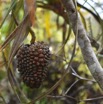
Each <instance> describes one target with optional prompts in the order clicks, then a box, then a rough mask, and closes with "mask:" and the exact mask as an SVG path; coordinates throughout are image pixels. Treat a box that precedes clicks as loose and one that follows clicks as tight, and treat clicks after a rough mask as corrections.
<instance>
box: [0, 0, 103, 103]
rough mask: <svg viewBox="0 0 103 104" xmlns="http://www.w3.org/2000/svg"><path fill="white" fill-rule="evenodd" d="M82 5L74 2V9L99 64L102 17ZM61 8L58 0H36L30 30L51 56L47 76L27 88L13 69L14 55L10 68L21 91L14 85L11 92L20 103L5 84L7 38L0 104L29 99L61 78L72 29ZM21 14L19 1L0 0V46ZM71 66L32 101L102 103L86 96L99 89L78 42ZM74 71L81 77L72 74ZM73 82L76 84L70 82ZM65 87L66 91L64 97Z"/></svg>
mask: <svg viewBox="0 0 103 104" xmlns="http://www.w3.org/2000/svg"><path fill="white" fill-rule="evenodd" d="M85 8H86V7H85ZM85 8H84V5H81V6H80V5H78V8H77V9H78V12H79V13H80V18H81V20H82V22H83V25H84V27H85V29H86V30H87V32H88V33H89V38H90V40H91V44H92V46H93V49H94V51H95V53H96V55H97V57H98V59H99V61H100V63H101V65H102V66H103V64H102V63H103V60H102V57H103V56H102V54H103V49H102V48H103V46H102V41H103V34H102V33H103V32H102V31H103V25H102V23H103V19H102V18H101V17H100V16H99V14H97V13H94V10H92V9H93V8H91V9H89V8H87V9H85ZM88 9H89V10H90V11H91V12H90V11H88ZM94 9H95V7H94ZM62 10H64V8H63V7H62V6H61V4H60V0H37V11H36V25H35V26H34V27H33V28H32V29H33V31H34V32H35V36H36V41H45V42H47V43H48V44H49V45H50V50H51V53H52V54H53V55H52V61H51V63H50V65H49V70H48V75H47V78H46V79H45V81H44V82H43V84H42V85H41V87H40V88H38V89H30V88H28V87H27V86H26V85H24V83H23V82H22V81H21V79H20V78H19V73H18V72H17V70H16V60H15V58H14V60H13V62H12V65H11V66H10V68H11V69H12V71H13V72H14V75H15V78H16V79H17V82H15V83H17V85H18V86H19V88H20V90H21V92H22V93H21V92H20V91H19V89H18V87H17V86H14V87H15V92H16V93H18V94H17V95H18V96H19V97H18V98H20V101H21V102H19V101H18V98H17V96H16V95H15V92H14V90H13V89H12V87H11V85H10V83H9V80H10V79H8V77H7V74H8V73H7V64H6V63H7V62H8V60H9V59H8V57H9V53H10V49H11V46H12V42H13V41H11V43H10V44H9V45H8V46H7V47H6V48H5V49H4V50H3V52H0V104H19V103H20V104H27V102H28V101H32V100H33V99H35V98H36V97H38V96H39V95H41V94H42V93H43V92H46V91H47V90H48V89H50V88H51V87H52V86H53V85H54V84H55V83H56V82H57V81H58V80H59V79H60V78H61V77H62V75H63V73H64V71H65V70H66V68H67V66H68V63H69V61H70V59H71V56H72V53H73V47H74V40H75V37H74V34H73V32H72V30H71V28H70V26H69V24H68V23H67V22H66V19H67V17H65V15H64V14H63V12H64V11H62ZM95 10H96V9H95ZM92 13H94V14H95V16H96V17H95V16H94V15H93V14H92ZM98 16H99V20H98ZM23 17H24V9H23V0H11V1H10V0H0V46H1V45H2V44H3V42H4V41H5V39H6V37H7V36H8V35H9V34H10V33H11V32H13V30H14V29H15V28H16V26H17V25H16V23H15V20H14V19H16V21H17V22H18V23H21V21H22V20H23ZM98 21H101V22H98ZM31 38H32V36H31V34H30V33H29V34H28V36H27V38H26V39H25V41H24V43H30V41H31ZM71 66H72V68H73V70H74V71H73V70H70V72H69V73H68V74H67V75H66V77H65V78H64V80H63V81H62V83H60V85H59V86H58V87H57V88H56V89H55V90H54V91H52V93H50V94H49V95H47V96H46V97H44V98H43V99H41V100H38V101H37V102H36V103H35V104H77V103H78V104H103V100H101V99H98V100H92V101H88V98H96V97H99V96H102V91H101V89H100V88H99V86H98V85H97V83H96V82H94V81H92V80H93V77H92V76H91V74H90V72H89V70H88V68H87V66H86V64H85V62H84V60H83V57H82V54H81V50H80V48H79V46H78V44H76V50H75V55H74V58H73V60H72V63H71ZM75 72H76V75H78V76H79V77H80V78H81V79H80V78H79V77H78V76H76V75H75V74H74V73H75ZM83 78H84V79H83ZM75 81H77V83H75V84H74V82H75ZM73 84H74V85H73ZM67 89H68V92H67V93H66V95H65V96H64V94H65V92H66V91H67ZM25 99H26V100H25ZM86 99H87V101H86Z"/></svg>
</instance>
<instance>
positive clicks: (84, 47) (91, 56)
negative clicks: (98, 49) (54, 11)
mask: <svg viewBox="0 0 103 104" xmlns="http://www.w3.org/2000/svg"><path fill="white" fill-rule="evenodd" d="M73 1H75V0H61V2H62V4H63V6H64V8H65V9H66V12H67V14H68V20H69V24H70V26H71V27H72V29H73V32H74V34H75V36H77V41H78V44H79V46H80V48H81V52H82V55H83V58H84V60H85V62H86V64H87V66H88V69H89V70H90V72H91V74H92V76H93V77H94V79H95V80H96V82H97V83H98V84H99V86H100V88H101V89H102V90H103V69H102V67H101V65H100V63H99V61H98V59H97V57H96V55H95V53H94V51H93V49H92V46H91V43H90V40H89V39H88V37H87V32H86V30H85V29H84V27H83V24H82V22H81V20H80V18H79V16H78V15H77V10H76V6H75V5H74V2H73Z"/></svg>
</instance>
